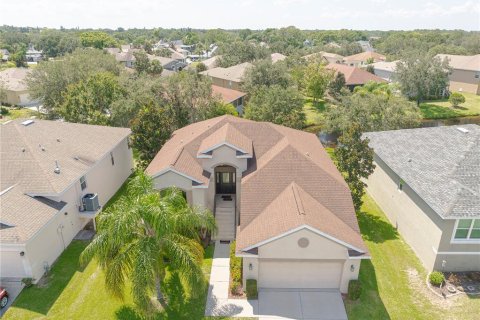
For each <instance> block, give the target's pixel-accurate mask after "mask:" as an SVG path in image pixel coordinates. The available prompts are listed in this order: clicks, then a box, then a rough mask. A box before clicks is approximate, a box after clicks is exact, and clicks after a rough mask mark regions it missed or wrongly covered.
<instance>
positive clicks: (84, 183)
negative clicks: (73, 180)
mask: <svg viewBox="0 0 480 320" xmlns="http://www.w3.org/2000/svg"><path fill="white" fill-rule="evenodd" d="M80 187H81V188H82V190H85V189H86V188H87V180H86V179H85V176H83V177H81V178H80Z"/></svg>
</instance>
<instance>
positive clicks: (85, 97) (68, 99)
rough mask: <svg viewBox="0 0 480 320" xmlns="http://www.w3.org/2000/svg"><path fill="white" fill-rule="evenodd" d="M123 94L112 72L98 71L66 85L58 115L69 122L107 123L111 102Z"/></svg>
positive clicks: (108, 122)
mask: <svg viewBox="0 0 480 320" xmlns="http://www.w3.org/2000/svg"><path fill="white" fill-rule="evenodd" d="M124 94H125V92H124V90H123V88H122V87H121V86H120V84H119V82H118V80H117V78H116V77H115V76H114V75H113V74H111V73H109V72H100V73H97V74H95V75H92V76H91V77H89V78H88V79H87V80H81V81H79V82H78V83H76V84H72V85H70V86H68V87H67V90H66V92H65V93H64V95H63V98H64V102H63V105H62V106H61V108H60V115H61V116H63V118H64V119H65V120H66V121H70V122H77V123H87V124H101V125H107V124H110V117H109V115H110V113H111V112H110V111H111V105H112V103H113V102H114V101H115V100H117V99H120V98H121V97H122V96H123V95H124Z"/></svg>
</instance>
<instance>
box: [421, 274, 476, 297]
mask: <svg viewBox="0 0 480 320" xmlns="http://www.w3.org/2000/svg"><path fill="white" fill-rule="evenodd" d="M444 275H445V283H443V284H442V285H441V286H440V287H437V286H433V285H431V284H430V283H429V282H428V281H427V283H428V286H429V288H430V289H431V290H432V291H433V292H435V293H436V294H437V295H441V296H443V297H449V296H454V295H457V294H460V293H466V294H470V295H480V272H477V271H474V272H445V273H444Z"/></svg>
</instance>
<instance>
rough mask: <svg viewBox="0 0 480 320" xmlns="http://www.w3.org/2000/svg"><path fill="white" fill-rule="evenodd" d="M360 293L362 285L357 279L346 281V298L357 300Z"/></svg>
mask: <svg viewBox="0 0 480 320" xmlns="http://www.w3.org/2000/svg"><path fill="white" fill-rule="evenodd" d="M361 294H362V285H361V284H360V281H358V280H350V282H349V283H348V298H349V299H350V300H357V299H358V298H360V295H361Z"/></svg>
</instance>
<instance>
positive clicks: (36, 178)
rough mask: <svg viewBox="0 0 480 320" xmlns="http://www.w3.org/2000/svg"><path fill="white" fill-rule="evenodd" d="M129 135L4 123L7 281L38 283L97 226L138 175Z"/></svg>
mask: <svg viewBox="0 0 480 320" xmlns="http://www.w3.org/2000/svg"><path fill="white" fill-rule="evenodd" d="M129 135H130V130H129V129H124V128H114V127H104V126H93V125H85V124H74V123H67V122H61V121H49V120H38V119H29V120H25V119H23V120H19V119H17V120H13V121H9V122H6V123H4V124H3V125H0V139H1V150H2V152H1V153H0V170H1V171H0V172H1V177H2V178H1V180H0V205H1V216H0V241H1V246H0V278H5V277H7V278H20V279H21V278H33V279H34V282H37V281H38V280H39V279H40V278H41V277H42V276H43V274H44V273H45V272H46V271H48V269H49V268H50V267H51V265H52V264H53V263H54V262H55V260H56V259H57V258H58V256H59V255H60V254H61V253H62V251H63V250H64V249H65V248H66V247H67V246H68V244H69V243H70V242H71V241H72V239H73V238H74V237H75V235H76V234H77V233H78V232H79V231H80V230H82V229H83V228H84V227H85V226H86V225H87V224H89V223H90V224H92V220H93V219H94V218H95V217H96V216H97V215H98V213H99V212H100V210H101V208H102V206H103V205H105V203H107V201H108V200H109V199H110V198H111V197H112V196H113V195H114V194H115V192H116V191H117V190H118V189H119V188H120V186H121V185H122V184H123V182H124V181H125V180H126V179H127V178H128V177H129V175H130V174H131V173H132V168H133V160H132V150H131V149H130V147H129V145H128V137H129ZM93 225H94V220H93Z"/></svg>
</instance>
